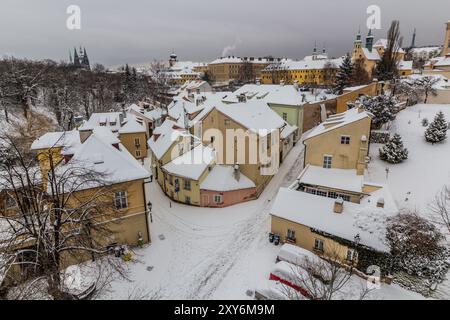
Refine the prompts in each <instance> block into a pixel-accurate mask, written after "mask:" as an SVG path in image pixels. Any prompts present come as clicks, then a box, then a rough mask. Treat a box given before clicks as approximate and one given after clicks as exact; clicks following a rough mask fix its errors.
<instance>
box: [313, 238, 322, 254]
mask: <svg viewBox="0 0 450 320" xmlns="http://www.w3.org/2000/svg"><path fill="white" fill-rule="evenodd" d="M314 250H317V251H323V241H322V240H321V239H315V240H314Z"/></svg>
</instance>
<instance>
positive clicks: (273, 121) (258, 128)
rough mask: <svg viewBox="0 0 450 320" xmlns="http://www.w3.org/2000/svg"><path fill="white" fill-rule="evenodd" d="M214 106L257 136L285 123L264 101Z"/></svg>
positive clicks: (263, 134) (264, 134)
mask: <svg viewBox="0 0 450 320" xmlns="http://www.w3.org/2000/svg"><path fill="white" fill-rule="evenodd" d="M215 108H216V109H217V110H218V111H220V112H222V113H223V114H225V115H226V116H228V117H230V118H231V119H233V120H234V121H236V122H237V123H239V124H241V125H242V126H244V127H245V128H247V129H248V130H250V131H253V132H254V133H257V134H258V135H259V136H266V135H267V134H269V133H270V131H271V130H275V129H279V128H281V127H283V126H284V125H285V122H284V120H283V119H282V118H281V117H280V116H279V115H278V114H277V113H276V112H275V111H273V110H272V109H271V108H269V106H268V105H267V103H265V102H264V101H249V102H246V103H235V104H229V105H217V106H216V107H215Z"/></svg>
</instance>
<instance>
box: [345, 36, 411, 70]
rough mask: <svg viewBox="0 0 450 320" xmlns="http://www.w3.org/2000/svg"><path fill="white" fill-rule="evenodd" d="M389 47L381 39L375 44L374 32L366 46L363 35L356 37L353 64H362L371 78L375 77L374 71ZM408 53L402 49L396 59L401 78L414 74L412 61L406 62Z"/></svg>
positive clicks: (398, 51)
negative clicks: (362, 38) (363, 42)
mask: <svg viewBox="0 0 450 320" xmlns="http://www.w3.org/2000/svg"><path fill="white" fill-rule="evenodd" d="M387 46H388V40H387V39H379V40H378V41H377V42H375V44H374V36H373V34H372V30H369V33H368V35H367V37H366V43H365V46H363V44H362V40H361V33H360V32H358V34H357V35H356V39H355V42H354V44H353V50H352V62H353V63H356V62H360V63H361V64H362V66H363V68H364V69H365V70H366V72H367V74H368V75H369V77H370V78H371V79H372V78H373V77H374V71H375V68H376V66H377V64H378V63H379V62H380V61H381V57H382V56H383V55H384V53H385V51H386V49H387ZM405 54H406V52H405V51H404V50H403V49H402V48H400V47H399V48H398V50H397V52H396V54H395V57H396V59H397V61H398V64H399V65H398V69H399V70H398V71H399V75H400V76H408V75H411V74H412V72H413V64H412V61H405Z"/></svg>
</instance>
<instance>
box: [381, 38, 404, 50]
mask: <svg viewBox="0 0 450 320" xmlns="http://www.w3.org/2000/svg"><path fill="white" fill-rule="evenodd" d="M373 47H374V48H378V47H382V48H383V49H387V47H388V40H387V39H378V40H377V41H376V42H375V44H374V45H373ZM397 52H398V53H405V50H403V49H402V48H400V47H399V48H398V50H397Z"/></svg>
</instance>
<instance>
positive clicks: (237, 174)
mask: <svg viewBox="0 0 450 320" xmlns="http://www.w3.org/2000/svg"><path fill="white" fill-rule="evenodd" d="M233 175H234V178H235V179H236V181H239V179H241V170H240V168H239V165H238V164H235V165H234V172H233Z"/></svg>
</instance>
